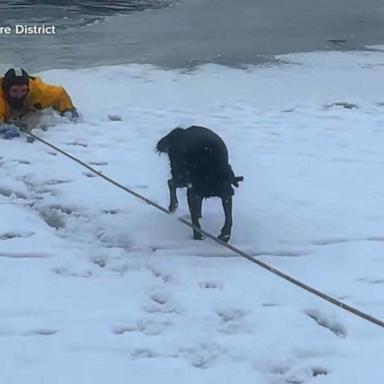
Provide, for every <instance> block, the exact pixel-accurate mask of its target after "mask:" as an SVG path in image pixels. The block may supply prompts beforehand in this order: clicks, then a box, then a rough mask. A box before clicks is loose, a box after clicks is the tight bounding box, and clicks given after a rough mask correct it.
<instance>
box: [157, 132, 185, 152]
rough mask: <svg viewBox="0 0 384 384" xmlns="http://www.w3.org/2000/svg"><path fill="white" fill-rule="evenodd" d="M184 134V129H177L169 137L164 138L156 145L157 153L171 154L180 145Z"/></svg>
mask: <svg viewBox="0 0 384 384" xmlns="http://www.w3.org/2000/svg"><path fill="white" fill-rule="evenodd" d="M183 134H184V129H183V128H180V127H177V128H175V129H173V130H172V131H171V132H169V133H168V135H166V136H164V137H163V138H162V139H161V140H160V141H159V142H158V143H157V144H156V148H155V150H156V152H158V153H169V151H172V148H173V147H174V146H176V145H177V144H178V143H180V139H181V137H182V135H183Z"/></svg>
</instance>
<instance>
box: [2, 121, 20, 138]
mask: <svg viewBox="0 0 384 384" xmlns="http://www.w3.org/2000/svg"><path fill="white" fill-rule="evenodd" d="M0 136H1V137H2V138H3V139H5V140H12V139H13V138H15V137H19V136H20V132H19V130H18V129H17V127H16V126H15V125H13V124H2V125H0Z"/></svg>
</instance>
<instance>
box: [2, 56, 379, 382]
mask: <svg viewBox="0 0 384 384" xmlns="http://www.w3.org/2000/svg"><path fill="white" fill-rule="evenodd" d="M279 58H280V59H281V60H283V61H284V63H283V64H280V65H277V66H266V67H249V68H247V69H233V68H227V67H221V66H217V65H206V66H203V67H200V68H199V69H197V70H196V71H181V70H164V69H160V68H157V67H153V66H149V65H127V66H112V67H100V68H92V69H82V70H76V71H69V70H63V69H60V70H50V71H46V72H44V73H41V74H40V75H41V76H42V77H43V78H44V79H45V80H46V81H47V82H52V83H56V84H62V85H64V86H65V87H66V88H67V89H68V91H69V92H70V94H71V95H72V96H73V99H74V101H75V103H76V105H77V106H78V108H79V110H80V111H81V113H82V121H81V122H80V123H78V124H72V123H70V122H68V121H66V120H63V119H60V118H59V117H56V116H52V115H47V116H46V117H45V119H46V120H45V124H46V125H48V126H49V127H48V130H46V131H43V130H40V129H37V130H36V131H35V133H36V134H38V135H39V136H40V137H41V138H44V139H46V140H49V141H50V142H52V143H54V144H56V145H58V146H59V147H61V148H63V149H64V150H66V151H68V152H70V153H71V154H73V155H75V156H77V157H79V158H80V159H82V160H84V161H86V162H87V163H89V164H90V165H93V166H94V167H95V168H97V169H99V170H100V171H102V172H103V173H104V174H105V175H108V176H110V177H112V178H114V179H116V180H117V181H119V182H120V183H122V184H124V185H127V186H128V187H130V188H132V189H134V190H135V191H137V192H139V193H142V194H143V195H145V196H146V197H149V198H151V199H153V200H154V201H155V202H157V203H159V204H161V205H163V206H167V204H168V191H167V185H166V180H167V178H168V174H169V169H168V164H167V159H166V158H165V157H159V156H158V154H156V153H155V152H154V150H153V148H154V146H155V144H156V142H157V140H158V139H159V138H161V137H162V136H163V135H164V134H166V133H167V132H168V131H169V130H170V129H172V128H174V127H175V126H176V125H182V126H188V125H191V124H199V125H204V126H207V127H209V128H211V129H213V130H214V131H215V132H217V133H218V134H220V135H221V136H222V137H223V139H224V140H225V141H226V143H227V145H228V148H229V152H230V160H231V164H232V166H233V168H234V170H235V173H236V174H238V175H243V176H244V177H245V181H244V182H243V183H242V184H241V186H240V188H239V189H238V190H237V191H236V195H235V198H234V228H233V236H232V239H231V242H232V243H233V244H234V245H236V246H237V247H239V248H241V249H244V250H245V251H247V252H249V253H251V254H252V255H254V256H255V257H258V258H259V259H260V260H262V261H264V262H267V263H269V264H271V265H272V266H274V267H275V268H278V269H280V270H282V271H284V272H286V273H288V274H291V275H292V276H294V277H296V278H298V279H300V280H302V281H303V282H305V283H307V284H309V285H311V286H313V287H315V288H317V289H319V290H322V291H324V292H326V293H328V294H330V295H332V296H334V297H336V298H338V299H340V300H343V301H345V302H346V303H347V304H349V305H352V306H356V307H357V308H359V309H360V310H363V311H365V312H367V313H370V314H371V315H373V316H376V317H378V318H381V319H383V318H384V309H383V308H384V306H383V304H384V298H383V283H384V278H383V270H384V259H383V258H382V253H383V252H382V251H383V241H384V236H383V233H382V222H383V218H384V214H383V212H382V209H381V207H383V203H384V192H383V188H382V180H381V177H380V174H381V170H382V166H383V164H384V159H383V155H382V147H383V140H384V128H383V126H382V120H383V115H384V103H383V95H382V84H383V82H384V70H383V68H384V67H383V63H384V56H383V53H382V52H380V51H372V52H349V53H339V52H328V53H310V54H295V55H285V56H281V57H279ZM335 103H350V104H353V105H355V106H356V108H344V107H343V105H340V104H339V105H336V104H335ZM108 115H110V116H111V117H110V118H108ZM0 165H1V167H0V204H1V212H2V217H3V220H2V221H1V222H0V263H1V271H2V273H1V275H0V314H1V317H0V359H1V361H2V367H1V371H0V381H1V382H4V383H7V384H19V383H26V382H28V383H30V384H35V383H36V384H37V383H38V384H41V383H57V384H61V383H63V384H64V383H71V382H79V383H83V384H87V383H92V384H98V383H105V382H107V381H108V382H113V383H115V384H120V383H121V384H122V383H127V382H136V383H153V382H158V383H173V382H183V383H212V382H221V383H233V382H235V381H237V382H240V383H255V382H256V383H260V384H264V383H266V384H282V383H321V384H323V383H324V384H333V383H335V384H336V383H337V384H340V383H344V382H345V383H348V382H349V383H354V384H359V383H377V382H380V380H382V378H383V373H382V367H381V362H382V356H383V352H384V351H383V345H384V344H383V341H384V333H383V330H382V329H380V328H379V327H377V326H375V325H373V324H370V323H368V322H367V321H364V320H363V319H360V318H357V317H354V316H353V315H351V314H350V313H348V312H345V311H343V310H341V309H339V308H337V307H335V306H332V305H331V304H329V303H326V302H324V301H321V300H320V299H319V298H316V297H314V296H313V295H310V294H309V293H307V292H305V291H303V290H300V289H299V288H297V287H295V286H293V285H291V284H289V283H287V282H286V281H283V280H281V279H279V278H278V277H276V276H274V275H272V274H271V273H269V272H267V271H264V270H262V269H260V268H258V267H257V266H255V265H253V264H251V263H249V262H248V261H246V260H244V259H242V258H240V257H237V256H236V255H234V254H232V253H231V252H230V251H229V250H227V249H224V248H222V247H220V246H218V245H217V244H215V243H213V242H211V241H209V240H205V241H202V242H197V241H193V240H192V238H191V236H192V231H191V230H190V228H187V227H184V226H182V224H181V223H180V222H178V221H177V220H175V216H167V215H165V214H163V213H162V212H159V211H156V210H154V209H153V208H152V207H150V206H148V205H146V204H144V203H142V202H140V201H137V200H135V199H134V198H133V197H132V196H130V195H128V194H126V193H124V192H123V191H121V190H119V189H117V188H115V187H113V186H112V185H110V184H108V183H106V182H105V181H104V180H102V179H100V178H98V177H93V175H92V174H91V173H90V172H89V171H88V170H86V169H84V168H81V167H80V166H79V165H78V164H76V163H74V162H71V161H70V160H69V159H66V158H65V157H63V156H62V155H58V154H56V153H55V152H54V151H53V150H52V149H50V148H48V147H46V146H44V145H43V144H41V143H39V142H37V141H35V142H34V143H32V144H31V143H27V142H26V139H25V137H21V138H16V139H13V140H12V141H9V140H2V141H0ZM179 196H180V207H179V210H178V212H177V214H176V215H180V216H182V217H188V209H187V205H186V201H185V198H184V196H183V192H181V191H179ZM222 224H223V213H222V210H221V206H220V202H219V201H218V200H214V199H210V200H207V201H205V202H204V206H203V219H202V226H203V228H204V229H206V230H208V231H210V232H212V233H214V234H218V233H219V229H220V227H221V225H222Z"/></svg>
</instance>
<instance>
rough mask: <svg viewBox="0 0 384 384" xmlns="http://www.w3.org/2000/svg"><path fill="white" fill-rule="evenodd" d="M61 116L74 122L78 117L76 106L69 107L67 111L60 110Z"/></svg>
mask: <svg viewBox="0 0 384 384" xmlns="http://www.w3.org/2000/svg"><path fill="white" fill-rule="evenodd" d="M61 116H63V117H66V118H67V119H68V120H69V121H71V122H73V123H76V122H77V121H78V120H79V117H80V116H79V113H78V112H77V109H76V108H73V109H69V110H68V111H65V112H62V113H61Z"/></svg>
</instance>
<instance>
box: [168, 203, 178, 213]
mask: <svg viewBox="0 0 384 384" xmlns="http://www.w3.org/2000/svg"><path fill="white" fill-rule="evenodd" d="M178 206H179V204H178V203H177V202H171V203H170V204H169V207H168V210H169V212H171V213H173V212H176V210H177V207H178Z"/></svg>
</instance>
